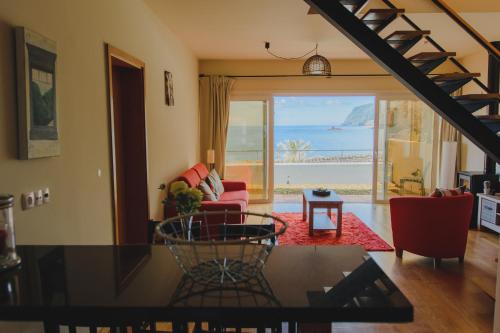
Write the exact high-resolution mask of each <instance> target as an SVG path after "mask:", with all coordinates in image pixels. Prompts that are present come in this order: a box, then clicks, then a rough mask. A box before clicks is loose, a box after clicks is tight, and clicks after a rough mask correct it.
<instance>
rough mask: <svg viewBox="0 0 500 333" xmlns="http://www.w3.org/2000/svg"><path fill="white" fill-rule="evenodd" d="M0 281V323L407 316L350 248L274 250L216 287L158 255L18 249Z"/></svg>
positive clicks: (138, 249)
mask: <svg viewBox="0 0 500 333" xmlns="http://www.w3.org/2000/svg"><path fill="white" fill-rule="evenodd" d="M18 253H19V255H20V256H21V257H22V260H23V263H22V265H21V266H20V267H19V268H18V269H15V270H12V271H9V272H4V273H0V320H58V319H61V318H71V320H73V321H79V320H80V321H82V322H85V321H93V322H105V321H106V320H107V319H109V318H113V319H114V320H123V321H125V322H126V321H127V320H129V319H130V318H141V319H144V320H146V319H147V320H165V321H168V320H174V319H175V320H186V321H195V320H219V319H224V318H225V319H226V320H227V319H231V320H234V321H245V320H246V321H249V320H251V321H266V322H269V321H270V320H273V321H283V322H284V321H291V320H293V321H304V322H334V321H348V322H408V321H411V320H412V319H413V307H412V305H411V304H410V303H409V302H408V300H407V299H406V297H405V296H404V295H403V294H402V293H401V292H400V291H399V289H398V288H397V287H396V286H395V285H394V284H393V283H392V282H391V281H390V279H389V278H388V277H387V276H386V275H385V274H384V273H383V271H382V270H381V269H380V268H379V266H378V265H377V264H376V263H375V261H373V259H371V257H369V256H368V255H367V253H366V252H365V251H364V250H363V249H362V248H361V247H358V246H318V247H313V246H300V247H299V246H289V247H287V246H279V247H275V248H274V249H273V251H272V253H271V255H270V257H269V259H268V261H267V264H266V267H265V268H264V270H263V272H262V274H259V275H257V276H256V277H255V278H254V279H251V280H249V281H246V282H242V283H238V284H236V285H226V286H225V287H224V288H222V289H221V288H216V287H213V286H212V287H208V286H203V285H199V284H196V283H194V282H193V281H192V280H191V279H190V278H187V277H186V276H184V275H183V274H182V272H181V270H180V269H179V267H178V265H177V262H176V261H175V258H174V257H173V256H172V254H171V253H170V251H169V249H168V248H167V247H166V246H147V245H137V246H20V247H19V248H18Z"/></svg>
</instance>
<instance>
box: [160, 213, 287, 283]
mask: <svg viewBox="0 0 500 333" xmlns="http://www.w3.org/2000/svg"><path fill="white" fill-rule="evenodd" d="M250 216H251V217H252V219H253V220H255V219H257V222H258V223H255V224H247V223H243V224H242V223H241V222H240V223H229V222H235V221H237V222H239V221H248V220H249V217H250ZM286 228H287V224H286V222H284V221H283V220H281V219H279V218H277V217H275V216H272V215H268V214H258V213H251V212H238V211H214V212H208V211H204V212H200V213H193V214H187V215H180V216H176V217H173V218H169V219H167V220H165V221H163V222H162V223H160V224H158V226H157V227H156V234H157V236H158V237H159V238H160V239H161V240H163V241H164V242H165V244H166V245H167V246H168V247H169V249H170V251H171V252H172V253H173V255H174V257H175V259H176V260H177V263H178V264H179V267H180V268H181V269H182V271H183V272H184V274H186V275H187V276H189V277H190V278H192V279H193V280H194V281H195V282H197V283H202V284H206V285H215V286H221V285H224V284H228V283H229V284H234V283H238V282H242V281H248V280H249V279H252V278H254V277H255V276H257V274H259V273H260V272H261V271H262V269H263V268H264V265H265V263H266V260H267V258H268V257H269V254H270V253H271V250H272V249H273V247H274V245H275V243H276V239H277V237H278V236H279V235H282V234H283V233H284V232H285V230H286Z"/></svg>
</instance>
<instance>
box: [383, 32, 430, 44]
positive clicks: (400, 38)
mask: <svg viewBox="0 0 500 333" xmlns="http://www.w3.org/2000/svg"><path fill="white" fill-rule="evenodd" d="M430 33H431V32H430V30H397V31H394V32H393V33H391V34H390V35H389V36H387V37H386V38H385V40H386V41H387V42H389V43H390V42H404V41H408V40H412V39H415V38H418V37H422V36H425V35H429V34H430Z"/></svg>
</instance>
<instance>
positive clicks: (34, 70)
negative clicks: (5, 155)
mask: <svg viewBox="0 0 500 333" xmlns="http://www.w3.org/2000/svg"><path fill="white" fill-rule="evenodd" d="M15 32H16V64H17V105H18V106H17V108H18V140H19V144H18V155H19V159H23V160H27V159H32V158H40V157H51V156H59V155H60V145H59V129H58V115H57V100H56V86H57V84H56V83H57V80H56V79H57V77H56V58H57V55H56V43H55V42H54V41H52V40H50V39H48V38H46V37H43V36H41V35H39V34H37V33H35V32H33V31H30V30H28V29H26V28H23V27H18V28H16V29H15Z"/></svg>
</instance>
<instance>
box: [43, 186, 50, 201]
mask: <svg viewBox="0 0 500 333" xmlns="http://www.w3.org/2000/svg"><path fill="white" fill-rule="evenodd" d="M49 202H50V190H49V188H48V187H47V188H45V189H44V190H43V203H49Z"/></svg>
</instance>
